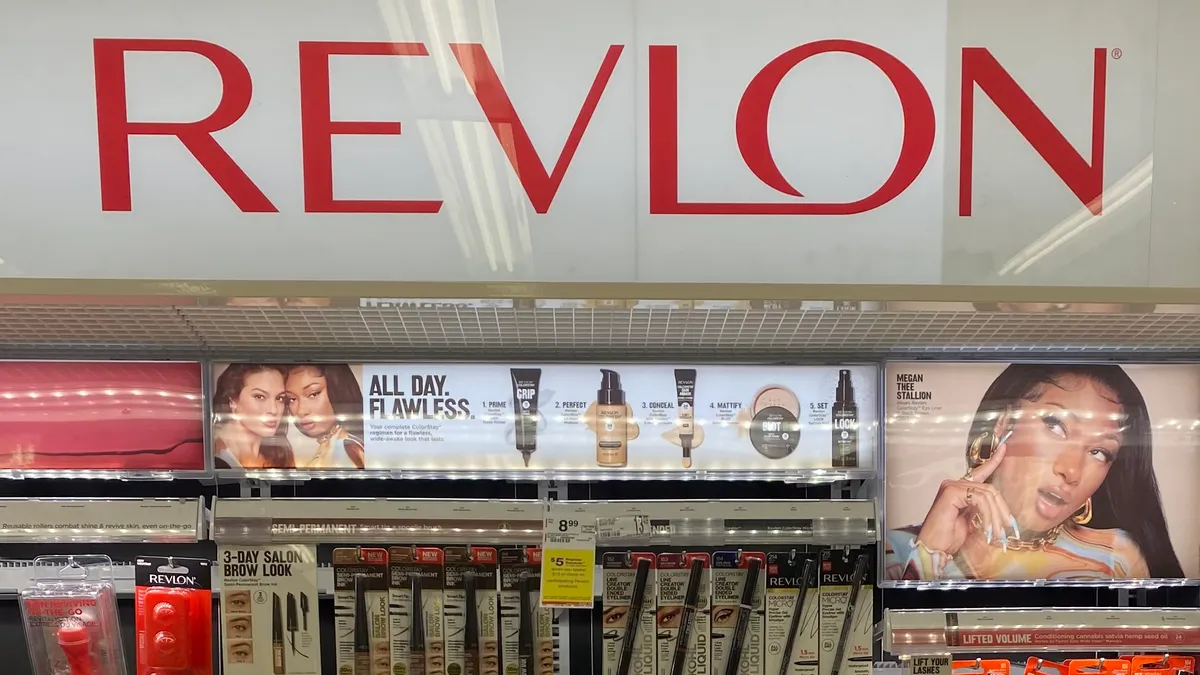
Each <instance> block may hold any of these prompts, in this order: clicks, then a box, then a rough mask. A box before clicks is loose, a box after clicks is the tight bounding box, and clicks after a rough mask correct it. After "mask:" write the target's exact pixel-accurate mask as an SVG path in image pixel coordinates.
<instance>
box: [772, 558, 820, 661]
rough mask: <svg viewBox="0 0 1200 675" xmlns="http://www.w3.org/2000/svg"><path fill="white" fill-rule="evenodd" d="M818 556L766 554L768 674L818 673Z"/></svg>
mask: <svg viewBox="0 0 1200 675" xmlns="http://www.w3.org/2000/svg"><path fill="white" fill-rule="evenodd" d="M819 557H820V556H819V554H816V553H805V552H804V551H796V550H794V549H793V550H790V551H777V552H771V553H768V554H767V662H766V675H817V668H818V656H819V653H820V648H821V640H820V621H819V619H818V617H819V616H820V612H818V607H817V605H818V602H817V574H816V567H817V566H818V560H817V559H818V558H819ZM801 591H803V592H804V598H803V599H801V598H800V593H801ZM797 608H799V610H800V611H799V612H797V611H796V610H797Z"/></svg>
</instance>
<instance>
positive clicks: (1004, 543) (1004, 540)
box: [1000, 537, 1008, 553]
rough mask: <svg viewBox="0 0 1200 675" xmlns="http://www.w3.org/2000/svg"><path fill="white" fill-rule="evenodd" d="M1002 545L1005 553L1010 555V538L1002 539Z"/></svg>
mask: <svg viewBox="0 0 1200 675" xmlns="http://www.w3.org/2000/svg"><path fill="white" fill-rule="evenodd" d="M1000 545H1001V546H1002V547H1004V552H1005V553H1008V537H1001V538H1000Z"/></svg>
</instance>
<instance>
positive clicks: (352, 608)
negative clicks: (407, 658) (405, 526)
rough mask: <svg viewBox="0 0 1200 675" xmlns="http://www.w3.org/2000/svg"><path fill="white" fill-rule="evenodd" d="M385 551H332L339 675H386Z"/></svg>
mask: <svg viewBox="0 0 1200 675" xmlns="http://www.w3.org/2000/svg"><path fill="white" fill-rule="evenodd" d="M387 572H388V552H387V550H386V549H382V548H336V549H334V550H333V625H334V631H335V633H334V635H335V636H336V642H335V644H336V647H335V648H336V650H337V668H338V672H339V673H350V674H352V675H388V673H389V671H390V670H391V652H390V648H389V643H388V575H387Z"/></svg>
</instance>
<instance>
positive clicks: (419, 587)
mask: <svg viewBox="0 0 1200 675" xmlns="http://www.w3.org/2000/svg"><path fill="white" fill-rule="evenodd" d="M388 560H389V563H390V564H389V578H388V582H389V599H388V612H389V614H390V618H391V662H392V672H393V673H405V675H426V673H429V675H442V674H443V673H445V670H446V653H445V648H446V643H445V639H444V635H445V634H444V632H443V630H442V586H443V583H444V582H443V578H444V574H443V573H444V569H443V561H444V554H443V552H442V549H440V548H436V547H432V546H416V547H413V546H393V547H391V548H390V549H388Z"/></svg>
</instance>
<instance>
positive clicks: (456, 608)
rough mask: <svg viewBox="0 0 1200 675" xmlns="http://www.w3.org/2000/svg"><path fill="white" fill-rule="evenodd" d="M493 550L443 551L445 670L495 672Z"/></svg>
mask: <svg viewBox="0 0 1200 675" xmlns="http://www.w3.org/2000/svg"><path fill="white" fill-rule="evenodd" d="M497 562H498V556H497V555H496V549H494V548H488V547H483V546H470V547H467V546H447V547H446V548H445V570H446V582H445V595H444V596H443V597H444V603H445V630H446V671H447V672H451V673H453V672H459V673H461V674H462V675H481V673H485V672H486V673H492V674H494V673H496V672H498V671H499V665H500V655H499V654H498V653H497V652H498V644H499V642H498V639H497V616H498V613H497V605H498V598H497V597H496V563H497Z"/></svg>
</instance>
